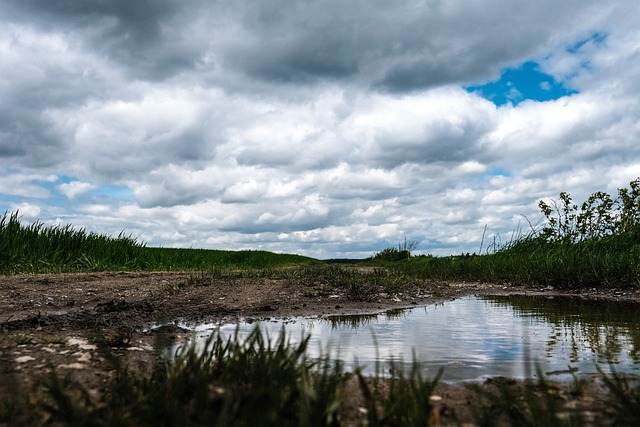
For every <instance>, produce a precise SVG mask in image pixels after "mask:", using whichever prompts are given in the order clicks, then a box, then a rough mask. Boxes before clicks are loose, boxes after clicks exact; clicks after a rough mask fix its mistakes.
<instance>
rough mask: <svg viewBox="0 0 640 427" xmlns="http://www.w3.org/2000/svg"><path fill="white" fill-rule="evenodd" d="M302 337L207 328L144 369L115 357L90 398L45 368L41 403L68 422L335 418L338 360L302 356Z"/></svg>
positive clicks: (321, 421) (246, 422)
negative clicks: (108, 376) (225, 333)
mask: <svg viewBox="0 0 640 427" xmlns="http://www.w3.org/2000/svg"><path fill="white" fill-rule="evenodd" d="M308 340H309V338H308V337H307V338H306V339H303V340H302V341H301V342H300V344H296V345H294V344H291V343H290V342H289V340H288V339H287V338H286V336H285V334H284V333H281V334H280V336H279V338H278V339H277V340H275V341H272V340H270V339H269V337H267V336H265V335H264V334H263V333H262V332H260V330H259V329H257V328H256V329H255V330H254V331H253V332H252V333H251V334H250V335H249V336H248V337H247V338H246V339H245V340H240V339H238V336H237V334H236V335H235V336H233V337H229V338H227V339H225V338H223V337H222V336H221V335H220V334H213V335H212V336H211V337H210V339H209V340H208V342H207V345H206V348H207V350H206V351H204V352H202V351H199V350H197V349H196V347H195V345H192V346H187V347H184V349H183V350H181V351H179V352H178V354H176V357H175V360H173V361H169V360H162V361H158V362H157V363H156V365H155V367H154V369H153V371H152V372H151V374H150V375H145V374H144V373H133V372H130V371H128V370H127V369H126V368H124V367H122V366H120V365H118V366H117V374H116V376H115V378H114V380H113V382H112V383H111V384H110V385H109V386H108V388H107V390H106V392H105V393H104V394H102V395H101V396H100V397H99V398H98V399H97V400H96V399H95V398H91V397H89V395H88V394H87V393H86V392H85V391H84V390H83V389H82V388H78V386H77V384H74V383H73V382H70V381H68V380H60V379H59V377H58V376H57V375H56V374H51V375H50V376H49V377H48V378H47V380H46V382H45V384H46V385H47V389H48V392H49V393H48V397H47V399H46V400H45V401H44V402H43V408H44V409H45V410H46V411H47V412H48V413H49V416H50V417H51V422H54V423H56V422H59V423H64V424H73V425H141V426H142V425H154V426H155V425H165V426H171V425H180V426H183V425H240V426H253V425H282V426H287V425H290V426H313V425H323V426H331V425H339V413H338V410H339V408H340V406H341V403H342V401H343V399H344V383H345V376H344V375H343V372H342V366H341V364H340V363H338V362H335V363H334V362H330V361H329V360H328V358H321V359H320V360H310V359H309V358H308V357H307V356H306V348H307V345H308ZM78 397H80V398H78Z"/></svg>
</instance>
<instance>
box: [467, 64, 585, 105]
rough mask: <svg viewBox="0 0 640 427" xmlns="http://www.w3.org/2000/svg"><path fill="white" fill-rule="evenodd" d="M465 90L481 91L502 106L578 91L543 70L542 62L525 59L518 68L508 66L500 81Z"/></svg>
mask: <svg viewBox="0 0 640 427" xmlns="http://www.w3.org/2000/svg"><path fill="white" fill-rule="evenodd" d="M465 89H466V90H467V91H468V92H472V93H477V94H478V95H480V96H482V97H483V98H485V99H487V100H489V101H491V102H493V103H494V104H496V105H497V106H498V107H499V106H501V105H505V104H507V103H511V104H512V105H518V104H519V103H521V102H522V101H525V100H527V99H531V100H534V101H539V102H544V101H550V100H555V99H558V98H562V97H563V96H567V95H572V94H574V93H578V92H577V91H575V90H572V89H569V88H566V87H565V86H564V84H563V83H562V82H558V81H556V79H555V78H553V76H551V75H549V74H545V73H543V72H541V71H540V69H539V66H538V64H537V63H536V62H533V61H529V62H525V63H524V64H522V65H521V66H520V67H518V68H507V69H506V70H505V71H504V72H503V73H502V76H500V80H497V81H494V82H489V83H485V84H483V85H476V86H468V87H466V88H465Z"/></svg>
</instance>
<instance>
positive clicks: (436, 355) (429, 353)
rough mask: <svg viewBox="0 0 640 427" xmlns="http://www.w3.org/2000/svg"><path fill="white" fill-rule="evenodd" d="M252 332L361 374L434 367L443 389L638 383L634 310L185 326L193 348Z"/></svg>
mask: <svg viewBox="0 0 640 427" xmlns="http://www.w3.org/2000/svg"><path fill="white" fill-rule="evenodd" d="M256 325H258V326H259V327H260V328H262V330H263V331H265V332H267V333H268V334H269V336H270V337H272V338H275V337H277V336H278V335H279V333H280V332H281V331H282V330H283V328H284V330H285V332H286V333H287V336H288V337H290V339H291V341H292V342H293V343H295V342H299V341H300V339H302V337H303V336H305V335H306V334H309V335H310V336H311V339H310V345H309V355H310V356H311V357H315V356H318V355H319V354H327V353H329V354H330V355H331V357H332V358H334V359H340V360H343V361H344V362H345V365H346V367H347V368H348V369H353V367H354V366H355V365H356V364H357V365H359V366H364V368H365V372H369V373H374V372H376V370H380V369H381V368H382V372H385V371H386V370H388V369H389V365H388V363H387V362H388V361H389V360H393V361H395V363H396V366H397V367H398V366H405V367H408V366H409V365H410V364H411V362H412V360H413V359H414V358H415V360H416V361H417V362H418V363H419V366H420V369H421V370H422V372H423V373H424V375H425V377H427V378H428V377H432V376H435V374H436V373H437V372H438V370H439V369H440V368H444V375H443V377H442V378H443V380H449V381H458V380H476V379H482V378H486V377H494V376H507V377H515V378H531V377H535V376H536V365H538V366H539V367H540V368H541V370H542V371H543V372H544V373H546V374H547V375H548V376H549V377H550V378H553V379H561V380H564V379H571V374H570V373H569V372H568V369H569V367H571V369H572V370H573V369H577V371H576V374H577V375H592V374H595V373H597V369H596V365H598V366H600V367H601V368H602V369H603V370H604V371H605V372H609V371H610V365H611V366H613V368H614V369H615V370H616V371H617V372H625V373H631V374H635V375H640V310H638V305H637V304H622V303H617V304H616V303H609V302H603V301H583V300H580V299H572V298H547V297H523V296H492V297H465V298H460V299H457V300H454V301H450V302H445V303H443V304H436V305H430V306H427V307H421V308H414V309H407V310H395V311H389V312H386V313H383V314H377V315H368V316H336V317H327V318H320V319H305V318H297V319H293V320H288V321H269V320H265V321H259V322H251V323H244V322H243V323H240V324H239V325H235V324H233V325H229V324H228V325H213V324H202V325H197V326H196V327H193V329H194V330H195V331H196V340H199V341H200V342H201V343H202V342H204V340H205V339H206V337H207V336H208V335H209V334H211V333H212V331H214V330H215V329H216V328H218V327H219V328H220V329H221V331H222V333H223V334H233V333H235V331H236V328H239V333H240V336H244V335H246V334H248V333H249V332H250V331H251V330H253V328H255V327H256Z"/></svg>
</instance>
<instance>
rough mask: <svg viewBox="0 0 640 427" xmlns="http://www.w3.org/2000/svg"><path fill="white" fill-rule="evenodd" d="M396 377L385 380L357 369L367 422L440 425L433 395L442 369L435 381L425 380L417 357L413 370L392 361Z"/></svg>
mask: <svg viewBox="0 0 640 427" xmlns="http://www.w3.org/2000/svg"><path fill="white" fill-rule="evenodd" d="M389 365H390V372H391V373H392V377H391V378H390V379H389V380H388V381H386V382H384V383H382V382H381V379H380V377H375V378H373V379H371V378H368V377H366V376H364V375H363V374H362V372H361V370H360V369H358V370H357V371H356V375H357V378H358V384H359V386H360V391H361V393H362V396H363V398H364V402H365V406H366V408H365V409H366V415H367V424H368V425H370V426H436V425H439V424H440V423H439V419H440V415H439V412H438V409H437V408H436V407H434V405H433V404H432V402H431V399H430V398H431V395H432V394H433V391H434V389H435V387H436V385H437V384H438V381H439V380H440V377H441V376H442V372H443V371H442V369H441V370H440V371H439V372H438V374H437V375H436V377H435V378H433V379H432V380H425V379H423V378H422V374H421V373H420V369H419V364H418V363H417V362H416V361H415V360H414V362H413V364H412V367H411V370H410V373H409V375H408V376H407V374H406V373H405V372H404V371H403V370H402V369H399V368H398V366H396V364H395V363H394V362H393V361H391V362H390V363H389Z"/></svg>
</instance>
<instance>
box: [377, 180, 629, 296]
mask: <svg viewBox="0 0 640 427" xmlns="http://www.w3.org/2000/svg"><path fill="white" fill-rule="evenodd" d="M539 207H540V209H541V211H542V213H543V215H544V216H545V218H546V221H545V226H544V227H543V228H542V229H535V228H534V227H532V229H531V231H530V233H528V234H526V235H521V234H520V233H514V234H516V235H518V237H516V238H514V239H512V241H510V242H509V243H507V244H505V245H504V246H502V247H496V246H495V245H493V246H492V252H490V253H483V254H479V255H476V254H467V255H461V256H449V257H433V256H420V257H411V256H410V252H409V250H407V249H406V246H407V245H406V244H405V246H404V247H403V246H402V245H399V246H398V248H394V247H391V248H388V249H385V250H384V251H382V252H380V253H378V254H376V255H374V256H373V257H371V258H370V259H369V260H367V261H366V263H367V264H369V265H377V266H384V267H387V268H390V269H393V270H394V271H396V272H398V273H402V274H406V275H410V276H413V277H420V278H433V279H441V280H464V281H486V282H500V283H514V284H525V285H534V286H543V287H548V286H553V287H554V288H561V289H569V288H573V289H580V288H594V287H595V288H602V287H618V288H637V287H638V286H640V178H639V179H636V180H635V181H632V182H631V183H630V184H629V188H622V189H619V190H618V195H617V197H615V198H614V197H612V196H610V195H608V194H606V193H603V192H596V193H594V194H592V195H591V196H590V197H589V198H588V199H587V200H586V201H585V202H583V203H582V204H581V205H580V206H578V205H577V204H574V203H573V201H572V199H571V196H570V195H569V194H568V193H565V192H562V193H560V200H559V201H558V202H556V201H552V202H550V203H547V202H544V201H540V203H539ZM412 248H413V247H412Z"/></svg>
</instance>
